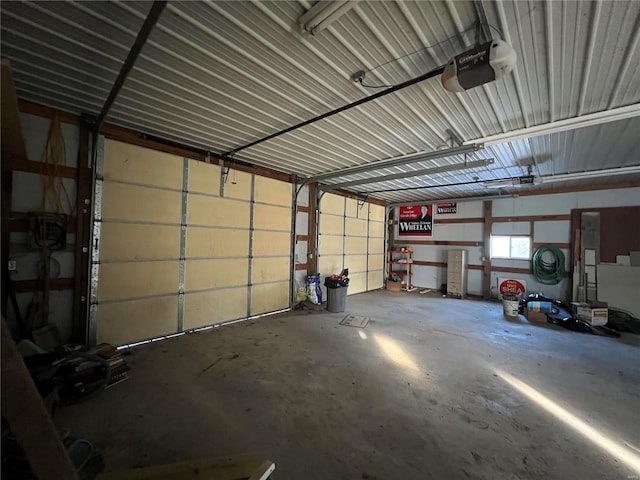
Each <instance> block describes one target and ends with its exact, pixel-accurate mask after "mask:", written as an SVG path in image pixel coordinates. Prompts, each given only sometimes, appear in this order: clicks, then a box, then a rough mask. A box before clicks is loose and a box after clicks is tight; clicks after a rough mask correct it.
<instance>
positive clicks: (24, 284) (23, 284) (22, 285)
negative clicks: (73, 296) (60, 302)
mask: <svg viewBox="0 0 640 480" xmlns="http://www.w3.org/2000/svg"><path fill="white" fill-rule="evenodd" d="M40 283H41V281H40V280H13V281H12V282H11V286H12V287H13V290H14V292H16V293H28V292H37V291H38V290H40V289H41V288H42V286H41V285H40ZM74 285H75V282H74V279H73V278H52V279H51V280H49V288H50V289H51V290H71V289H72V288H73V287H74Z"/></svg>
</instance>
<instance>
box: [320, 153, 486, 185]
mask: <svg viewBox="0 0 640 480" xmlns="http://www.w3.org/2000/svg"><path fill="white" fill-rule="evenodd" d="M492 163H493V158H483V159H481V160H472V161H470V162H464V163H454V164H452V165H443V166H441V167H432V168H426V169H423V170H411V171H408V172H400V173H391V174H389V175H378V176H376V177H370V178H361V179H359V180H352V181H349V182H342V183H336V184H333V185H320V188H321V189H322V190H325V191H327V190H335V189H338V188H347V187H354V186H356V185H366V184H371V183H382V182H388V181H391V180H400V179H403V178H412V177H422V176H425V175H432V174H434V173H444V172H455V171H458V170H466V169H469V168H478V167H486V166H487V165H491V164H492Z"/></svg>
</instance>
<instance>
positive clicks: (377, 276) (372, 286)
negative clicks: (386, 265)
mask: <svg viewBox="0 0 640 480" xmlns="http://www.w3.org/2000/svg"><path fill="white" fill-rule="evenodd" d="M383 278H384V273H383V271H382V270H373V271H370V272H367V290H376V289H378V288H382V286H383V283H382V280H383Z"/></svg>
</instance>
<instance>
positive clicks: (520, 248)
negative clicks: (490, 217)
mask: <svg viewBox="0 0 640 480" xmlns="http://www.w3.org/2000/svg"><path fill="white" fill-rule="evenodd" d="M491 258H516V259H524V260H528V259H529V258H531V237H515V236H510V235H491Z"/></svg>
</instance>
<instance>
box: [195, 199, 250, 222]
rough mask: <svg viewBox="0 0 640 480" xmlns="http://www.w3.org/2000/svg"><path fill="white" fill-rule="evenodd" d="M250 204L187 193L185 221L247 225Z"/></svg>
mask: <svg viewBox="0 0 640 480" xmlns="http://www.w3.org/2000/svg"><path fill="white" fill-rule="evenodd" d="M249 208H250V204H249V203H247V202H241V201H238V200H230V199H228V198H216V197H208V196H205V195H196V194H191V193H190V194H189V195H188V198H187V223H188V224H189V225H207V226H212V227H237V228H247V227H248V226H249Z"/></svg>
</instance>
